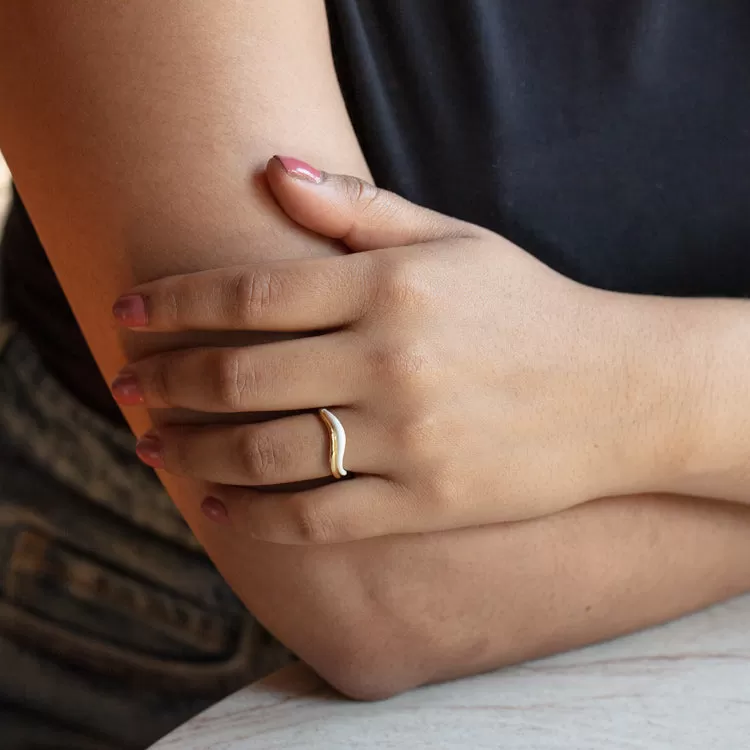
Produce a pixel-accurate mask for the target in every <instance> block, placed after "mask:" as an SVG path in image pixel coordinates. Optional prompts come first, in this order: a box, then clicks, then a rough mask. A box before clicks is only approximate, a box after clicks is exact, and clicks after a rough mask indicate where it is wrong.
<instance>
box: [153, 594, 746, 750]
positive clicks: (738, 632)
mask: <svg viewBox="0 0 750 750" xmlns="http://www.w3.org/2000/svg"><path fill="white" fill-rule="evenodd" d="M178 748H179V750H272V749H273V750H281V749H282V748H284V749H288V748H299V749H300V750H303V749H304V750H345V749H346V750H369V749H370V748H372V749H373V750H375V749H376V748H377V749H381V750H393V749H395V748H404V749H408V750H419V749H420V748H431V749H433V748H445V749H447V750H459V749H460V750H489V749H490V748H492V750H496V749H497V748H502V750H553V749H554V750H563V749H564V750H645V749H648V750H692V749H693V748H694V749H695V750H712V749H714V748H716V750H749V749H750V597H743V598H741V599H736V600H734V601H732V602H729V603H727V604H724V605H721V606H718V607H715V608H713V609H710V610H708V611H705V612H701V613H699V614H697V615H694V616H691V617H688V618H685V619H683V620H679V621H677V622H674V623H671V624H669V625H666V626H664V627H660V628H656V629H653V630H650V631H647V632H643V633H639V634H637V635H634V636H631V637H628V638H623V639H620V640H617V641H613V642H610V643H605V644H601V645H598V646H593V647H591V648H587V649H584V650H581V651H576V652H573V653H569V654H564V655H562V656H558V657H555V658H552V659H546V660H544V661H539V662H534V663H532V664H527V665H524V666H520V667H516V668H513V669H508V670H504V671H499V672H496V673H493V674H490V675H484V676H481V677H475V678H472V679H469V680H462V681H459V682H455V683H452V684H449V685H441V686H436V687H429V688H423V689H421V690H417V691H414V692H412V693H409V694H406V695H402V696H399V697H397V698H394V699H392V700H389V701H385V702H382V703H371V704H363V703H354V702H351V701H347V700H344V699H342V698H339V697H337V696H336V695H335V694H334V693H333V692H332V691H330V690H329V689H327V688H326V687H325V686H324V685H323V684H322V682H321V681H320V680H319V679H318V678H317V677H315V675H313V674H312V673H311V672H310V671H309V670H308V669H306V668H305V667H302V666H293V667H290V668H287V669H285V670H282V671H280V672H277V673H276V674H275V675H272V676H271V677H269V678H267V679H266V680H264V681H262V682H259V683H257V684H256V685H253V686H251V687H248V688H246V689H244V690H241V691H240V692H239V693H236V694H235V695H233V696H231V697H229V698H227V699H226V700H224V701H222V702H221V703H219V704H217V705H216V706H214V707H213V708H211V709H209V710H208V711H206V712H205V713H203V714H201V715H200V716H198V717H196V718H195V719H193V720H192V721H191V722H188V723H187V724H186V725H185V726H183V727H181V728H180V729H178V730H177V731H176V732H173V733H172V734H171V735H169V736H168V737H166V738H165V739H163V740H162V741H161V742H159V743H158V744H157V745H156V746H155V747H154V750H156V749H158V750H177V749H178Z"/></svg>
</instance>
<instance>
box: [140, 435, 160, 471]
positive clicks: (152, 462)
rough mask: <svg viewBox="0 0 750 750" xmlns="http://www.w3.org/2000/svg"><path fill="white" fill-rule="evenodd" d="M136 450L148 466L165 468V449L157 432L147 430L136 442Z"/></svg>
mask: <svg viewBox="0 0 750 750" xmlns="http://www.w3.org/2000/svg"><path fill="white" fill-rule="evenodd" d="M135 452H136V453H137V454H138V458H140V459H141V461H143V463H144V464H146V466H150V467H151V468H152V469H163V468H164V449H163V447H162V444H161V440H160V439H159V436H158V435H157V434H156V433H155V432H147V433H146V434H145V435H143V437H141V439H140V440H139V441H138V442H137V443H136V444H135Z"/></svg>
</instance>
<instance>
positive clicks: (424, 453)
mask: <svg viewBox="0 0 750 750" xmlns="http://www.w3.org/2000/svg"><path fill="white" fill-rule="evenodd" d="M393 437H394V440H395V441H396V442H397V445H398V446H399V453H401V454H403V455H405V456H408V457H409V461H410V462H411V463H414V464H415V465H416V464H419V465H424V464H425V463H427V462H430V463H431V462H432V461H431V459H432V456H431V455H430V446H436V445H442V444H443V437H442V433H441V430H440V428H439V425H438V420H437V418H436V417H435V416H434V415H433V413H432V412H430V411H428V410H427V409H421V408H416V409H412V410H410V412H409V413H407V414H406V415H404V416H403V417H402V419H400V420H399V422H398V423H397V424H396V425H395V426H394V429H393ZM430 474H431V475H432V473H430Z"/></svg>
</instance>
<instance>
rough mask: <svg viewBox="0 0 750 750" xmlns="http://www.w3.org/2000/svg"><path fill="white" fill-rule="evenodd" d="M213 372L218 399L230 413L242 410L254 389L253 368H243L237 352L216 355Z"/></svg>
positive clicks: (231, 351) (229, 351) (230, 351)
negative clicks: (249, 393)
mask: <svg viewBox="0 0 750 750" xmlns="http://www.w3.org/2000/svg"><path fill="white" fill-rule="evenodd" d="M212 370H213V377H214V383H215V386H214V387H215V391H216V398H217V401H218V403H219V404H220V405H221V406H222V407H223V408H226V409H228V410H229V411H239V410H241V409H242V407H243V404H244V402H245V400H246V397H247V395H248V392H249V391H250V390H251V389H252V387H253V385H254V383H253V375H252V371H253V368H252V367H246V366H243V363H242V362H240V357H239V355H238V353H237V352H236V351H233V350H228V351H224V352H217V353H216V362H215V365H214V367H213V368H212Z"/></svg>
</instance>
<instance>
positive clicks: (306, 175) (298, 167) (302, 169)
mask: <svg viewBox="0 0 750 750" xmlns="http://www.w3.org/2000/svg"><path fill="white" fill-rule="evenodd" d="M276 158H277V159H278V160H279V162H281V166H282V167H284V171H285V172H286V173H287V174H288V175H291V176H292V177H296V178H297V179H298V180H307V182H315V183H321V182H322V181H323V174H322V172H320V171H319V170H317V169H315V167H311V166H310V165H309V164H308V163H307V162H304V161H300V160H299V159H295V158H294V157H293V156H277V157H276Z"/></svg>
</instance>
